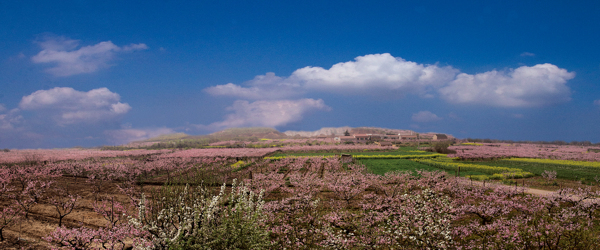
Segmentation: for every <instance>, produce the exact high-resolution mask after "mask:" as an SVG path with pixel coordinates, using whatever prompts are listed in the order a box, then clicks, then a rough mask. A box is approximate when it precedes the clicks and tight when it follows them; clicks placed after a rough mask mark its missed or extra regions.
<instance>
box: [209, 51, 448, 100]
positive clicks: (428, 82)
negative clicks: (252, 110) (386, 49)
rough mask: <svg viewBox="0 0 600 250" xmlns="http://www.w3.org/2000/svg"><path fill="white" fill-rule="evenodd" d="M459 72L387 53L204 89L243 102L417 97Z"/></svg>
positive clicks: (212, 93)
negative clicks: (321, 95)
mask: <svg viewBox="0 0 600 250" xmlns="http://www.w3.org/2000/svg"><path fill="white" fill-rule="evenodd" d="M457 73H458V71H457V70H456V69H454V68H452V67H449V66H448V67H439V66H437V65H424V64H419V63H416V62H411V61H406V60H404V59H402V58H400V57H393V56H392V55H390V54H389V53H384V54H371V55H365V56H359V57H356V58H355V60H354V61H349V62H342V63H338V64H335V65H333V66H332V67H331V68H329V69H324V68H321V67H304V68H301V69H298V70H296V71H294V72H293V73H292V75H291V76H290V77H287V78H282V77H278V76H275V74H274V73H267V74H265V75H259V76H256V77H255V78H254V79H253V80H251V81H248V82H246V83H245V84H244V85H247V87H243V86H240V85H236V84H233V83H228V84H224V85H217V86H214V87H210V88H207V89H206V91H207V92H208V93H209V94H211V95H219V96H234V97H240V98H245V99H252V100H261V99H285V98H288V97H291V96H297V95H300V94H303V93H305V92H309V91H318V92H331V93H344V94H351V95H352V94H359V95H364V94H369V95H389V94H390V91H391V92H393V93H396V94H398V96H402V95H405V94H407V93H410V94H419V95H422V96H427V92H428V91H430V90H433V89H435V88H437V87H439V86H441V85H443V84H445V83H447V82H449V81H451V80H452V79H454V76H455V75H456V74H457Z"/></svg>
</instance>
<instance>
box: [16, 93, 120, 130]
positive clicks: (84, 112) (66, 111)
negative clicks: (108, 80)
mask: <svg viewBox="0 0 600 250" xmlns="http://www.w3.org/2000/svg"><path fill="white" fill-rule="evenodd" d="M120 99H121V97H120V96H119V94H117V93H114V92H111V91H110V90H108V89H107V88H99V89H93V90H90V91H88V92H83V91H77V90H75V89H73V88H66V87H65V88H60V87H57V88H53V89H49V90H38V91H36V92H34V93H32V94H31V95H28V96H24V97H23V98H22V99H21V102H20V103H19V108H20V109H22V110H30V111H36V112H38V113H42V114H45V115H50V116H51V117H52V118H53V119H54V121H55V122H56V123H57V124H58V125H61V126H62V125H68V124H76V123H95V122H99V121H105V120H114V119H117V118H119V117H121V116H122V115H123V114H126V113H127V112H129V110H130V109H131V106H129V104H127V103H121V102H119V101H120Z"/></svg>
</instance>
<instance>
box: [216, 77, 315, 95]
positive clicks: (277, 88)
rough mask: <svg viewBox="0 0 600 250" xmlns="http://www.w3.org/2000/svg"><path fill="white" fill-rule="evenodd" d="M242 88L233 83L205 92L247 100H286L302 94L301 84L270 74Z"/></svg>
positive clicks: (256, 78) (249, 82)
mask: <svg viewBox="0 0 600 250" xmlns="http://www.w3.org/2000/svg"><path fill="white" fill-rule="evenodd" d="M244 85H247V86H248V87H242V86H240V85H236V84H233V83H228V84H223V85H217V86H214V87H209V88H206V89H205V91H206V92H207V93H209V94H211V95H214V96H232V97H238V98H243V99H247V100H270V99H285V98H289V97H292V96H297V95H300V94H302V93H303V92H304V91H303V90H302V89H301V88H300V86H299V84H297V83H294V82H292V81H290V80H288V79H285V78H282V77H279V76H276V75H275V73H272V72H268V73H266V74H265V75H258V76H256V77H254V79H252V80H250V81H248V82H245V84H244Z"/></svg>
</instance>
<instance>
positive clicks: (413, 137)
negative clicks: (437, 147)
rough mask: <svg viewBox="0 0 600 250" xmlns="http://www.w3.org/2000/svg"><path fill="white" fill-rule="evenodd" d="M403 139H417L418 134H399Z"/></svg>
mask: <svg viewBox="0 0 600 250" xmlns="http://www.w3.org/2000/svg"><path fill="white" fill-rule="evenodd" d="M399 136H400V139H401V140H416V139H417V135H399Z"/></svg>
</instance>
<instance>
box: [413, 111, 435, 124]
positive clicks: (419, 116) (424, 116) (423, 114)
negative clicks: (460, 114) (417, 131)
mask: <svg viewBox="0 0 600 250" xmlns="http://www.w3.org/2000/svg"><path fill="white" fill-rule="evenodd" d="M411 119H412V121H414V122H436V121H439V120H442V118H441V117H438V116H437V115H436V114H434V113H431V112H430V111H419V112H418V113H415V114H413V115H412V118H411Z"/></svg>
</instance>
